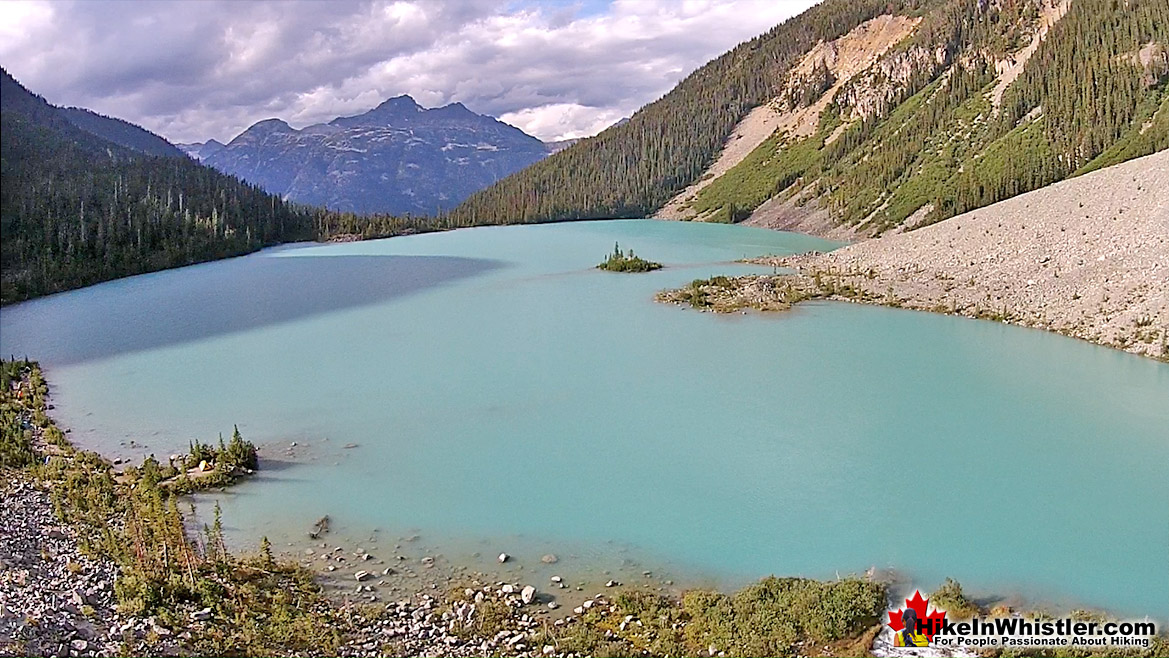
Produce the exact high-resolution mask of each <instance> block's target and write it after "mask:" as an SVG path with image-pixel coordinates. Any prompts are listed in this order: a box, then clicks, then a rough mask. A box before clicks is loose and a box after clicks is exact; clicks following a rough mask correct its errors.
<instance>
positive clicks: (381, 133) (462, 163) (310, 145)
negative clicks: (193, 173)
mask: <svg viewBox="0 0 1169 658" xmlns="http://www.w3.org/2000/svg"><path fill="white" fill-rule="evenodd" d="M563 146H564V145H563V144H561V143H557V144H544V143H543V142H541V141H540V140H538V139H536V138H535V137H532V136H531V135H528V134H526V133H524V132H523V131H522V130H520V129H518V128H515V127H514V126H510V125H508V124H506V123H503V122H501V121H498V120H497V119H494V118H492V117H489V116H484V115H481V114H476V113H474V112H472V111H470V110H468V109H467V108H466V107H464V106H463V105H462V104H461V103H453V104H450V105H446V106H444V107H439V108H433V109H425V108H423V107H421V106H419V105H418V103H416V102H414V99H413V98H411V97H409V96H398V97H396V98H391V99H389V100H387V101H385V102H384V103H382V104H381V105H378V106H377V107H376V108H374V109H372V110H370V111H368V112H366V113H364V114H359V115H357V116H350V117H340V118H337V119H334V120H332V121H330V122H328V123H320V124H315V125H311V126H308V127H306V128H303V129H301V130H297V129H295V128H293V127H291V126H289V125H288V124H287V123H285V122H284V121H281V120H280V119H266V120H264V121H261V122H259V123H257V124H255V125H253V126H252V127H250V128H248V129H247V130H245V131H244V132H243V133H241V134H240V135H239V136H238V137H236V138H235V139H233V140H231V141H230V142H228V143H227V144H226V145H224V144H221V143H219V142H217V141H215V140H210V141H208V142H204V143H195V144H184V145H182V148H183V150H184V151H185V152H186V153H187V154H188V155H190V156H192V157H194V158H196V159H198V160H200V161H202V162H203V163H204V164H207V165H210V166H212V167H214V168H216V169H218V170H219V171H222V172H224V173H226V174H232V175H234V176H239V177H240V178H242V179H243V180H245V181H248V182H250V183H254V184H256V185H259V186H260V187H262V188H264V189H265V190H267V191H269V192H272V193H274V194H279V195H280V196H281V197H283V198H285V199H287V200H291V201H297V202H300V203H305V204H311V205H317V206H324V207H326V208H329V209H331V210H341V211H352V212H357V213H370V212H379V213H390V214H404V213H411V214H416V215H433V214H436V213H437V212H438V211H442V210H449V209H450V208H453V207H454V206H456V205H458V204H459V203H460V202H462V201H463V200H464V199H465V198H467V197H468V196H470V195H471V194H472V193H474V192H476V191H478V190H480V189H482V188H484V187H486V186H488V185H490V184H492V183H494V182H496V181H497V180H499V179H501V178H504V177H506V176H508V175H510V174H513V173H515V172H516V171H519V170H520V169H523V168H524V167H526V166H528V165H530V164H532V163H533V162H536V161H538V160H541V159H543V158H544V157H546V156H548V155H549V154H550V153H554V152H556V151H557V150H559V149H560V148H563Z"/></svg>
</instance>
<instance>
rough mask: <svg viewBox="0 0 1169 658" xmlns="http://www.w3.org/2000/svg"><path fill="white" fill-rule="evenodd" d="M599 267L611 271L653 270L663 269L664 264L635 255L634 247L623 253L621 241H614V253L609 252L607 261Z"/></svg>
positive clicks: (598, 267)
mask: <svg viewBox="0 0 1169 658" xmlns="http://www.w3.org/2000/svg"><path fill="white" fill-rule="evenodd" d="M597 269H598V270H608V271H610V272H652V271H653V270H660V269H662V264H661V263H655V262H653V261H652V260H645V259H644V258H640V257H638V256H636V255H634V253H633V250H632V249H630V250H629V251H628V252H626V253H622V252H621V245H620V243H614V244H613V253H611V254H609V257H608V258H606V259H605V262H603V263H601V264H600V265H598V266H597Z"/></svg>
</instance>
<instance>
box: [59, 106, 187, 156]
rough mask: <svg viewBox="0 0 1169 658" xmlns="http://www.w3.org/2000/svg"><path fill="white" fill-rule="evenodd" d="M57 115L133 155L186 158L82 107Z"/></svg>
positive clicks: (163, 143)
mask: <svg viewBox="0 0 1169 658" xmlns="http://www.w3.org/2000/svg"><path fill="white" fill-rule="evenodd" d="M58 112H60V113H61V114H62V115H63V116H64V117H65V118H66V119H68V120H69V122H70V123H72V124H73V125H75V126H77V127H78V128H80V129H82V130H84V131H85V132H87V133H91V134H94V135H97V136H98V137H101V138H102V139H104V140H106V141H108V142H113V143H115V144H117V145H118V146H124V147H126V148H128V149H130V150H132V151H138V152H140V153H145V154H147V155H165V156H170V157H172V158H181V157H184V156H185V155H186V154H185V153H183V151H181V150H180V149H179V148H178V147H177V146H175V145H174V144H171V143H170V142H168V141H166V140H165V139H163V138H162V137H159V136H158V135H156V134H154V133H152V132H150V131H149V130H147V129H145V128H143V127H141V126H136V125H134V124H132V123H130V122H129V121H123V120H122V119H115V118H114V117H107V116H105V115H103V114H98V113H97V112H91V111H89V110H87V109H85V108H81V107H63V108H59V109H58Z"/></svg>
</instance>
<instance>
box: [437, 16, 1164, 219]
mask: <svg viewBox="0 0 1169 658" xmlns="http://www.w3.org/2000/svg"><path fill="white" fill-rule="evenodd" d="M874 19H877V20H876V21H874ZM890 26H893V27H894V28H897V29H904V35H900V34H897V35H896V36H898V39H897V41H896V43H894V44H892V45H890V44H889V43H887V42H886V41H882V40H881V39H872V43H869V44H868V45H867V46H866V41H865V39H867V38H869V37H870V36H871V35H872V34H882V35H886V36H887V35H888V34H889V32H888V29H889V28H890ZM877 28H880V29H877ZM858 43H859V45H858ZM866 47H868V48H869V50H867V51H866V50H865V48H866ZM1167 50H1169V3H1167V2H1165V1H1164V0H1124V1H1121V0H1071V2H1070V3H1069V2H1067V0H1063V1H1062V2H1060V1H1058V0H1017V1H1013V2H1012V1H1009V0H989V1H987V0H901V1H898V0H894V1H892V2H867V1H861V2H856V1H852V0H827V1H826V2H824V3H822V4H820V5H817V6H816V7H813V8H812V9H810V10H808V11H807V12H805V13H803V14H801V15H800V16H797V17H795V18H793V19H791V20H789V21H787V22H785V23H783V24H782V25H780V26H778V27H776V28H775V29H773V30H771V31H770V32H768V33H767V34H765V35H763V36H760V37H758V38H756V39H754V40H752V41H749V42H747V43H744V44H742V45H740V46H738V47H737V48H735V49H734V50H732V51H730V52H728V53H727V54H725V55H723V56H721V57H719V58H718V59H715V60H714V61H712V62H710V63H709V64H707V65H706V66H704V67H702V68H700V69H699V70H697V71H695V72H694V73H693V74H691V75H690V76H689V77H687V78H686V79H685V80H683V81H682V82H681V83H680V84H679V85H678V86H677V87H675V88H674V90H672V91H671V92H670V93H669V94H667V95H666V96H664V97H663V98H662V99H660V100H658V101H656V102H654V103H651V104H650V105H647V106H646V107H644V108H642V109H641V110H640V111H639V112H637V113H636V114H634V115H633V117H632V118H631V120H630V121H629V122H628V123H627V124H624V125H621V126H616V127H614V128H611V129H609V130H606V131H605V132H603V133H601V134H600V135H598V136H596V137H594V138H591V139H586V140H583V141H581V142H580V143H578V144H576V145H574V146H572V147H570V148H568V149H565V150H564V151H562V152H560V153H557V154H555V155H553V156H552V157H550V158H548V159H546V160H544V161H542V162H539V163H537V164H535V165H533V166H531V167H529V168H528V169H526V170H524V171H522V172H520V173H518V174H516V175H513V176H511V177H509V178H507V179H505V180H503V181H501V182H500V183H498V184H496V185H494V186H492V187H490V188H487V189H486V190H483V191H482V192H479V193H477V194H475V195H473V196H472V197H471V198H470V199H468V200H467V202H465V203H464V204H463V205H462V206H460V207H459V208H458V209H457V210H456V211H455V218H456V219H457V220H458V221H459V222H460V223H504V222H513V221H549V220H559V219H575V218H585V217H628V216H644V215H649V214H653V213H655V212H657V211H659V210H661V209H662V208H663V207H665V208H667V212H665V213H664V214H665V215H666V216H672V217H677V218H685V219H701V220H707V221H742V220H745V219H748V218H750V220H751V221H752V222H753V223H759V224H763V225H771V226H777V227H786V228H797V229H801V230H811V231H814V232H826V231H827V230H829V228H830V227H832V226H841V225H842V226H846V227H849V231H851V232H855V233H860V234H864V235H873V234H879V233H881V232H884V231H886V230H889V229H891V228H898V229H900V228H905V227H917V226H922V225H926V224H929V223H933V222H935V221H938V220H940V219H944V218H946V217H950V216H953V215H955V214H958V213H961V212H964V211H966V210H969V209H972V208H977V207H980V206H983V205H986V204H989V203H993V202H995V201H998V200H1001V199H1004V198H1007V197H1010V196H1013V195H1015V194H1019V193H1021V192H1025V191H1027V190H1031V189H1035V188H1037V187H1040V186H1043V185H1046V184H1048V183H1051V182H1054V181H1057V180H1060V179H1063V178H1066V177H1068V176H1071V175H1075V174H1077V173H1081V172H1084V171H1089V170H1091V169H1095V168H1098V167H1100V166H1104V165H1106V164H1110V163H1115V162H1120V161H1123V160H1127V159H1131V158H1133V157H1137V156H1139V155H1144V154H1147V153H1151V152H1154V151H1156V150H1160V149H1164V148H1166V147H1169V93H1167V90H1166V87H1167V79H1169V55H1167ZM749 115H750V117H749ZM761 115H769V117H770V118H768V116H764V117H763V119H764V120H760V116H761ZM744 119H747V121H744ZM752 121H753V122H755V123H754V124H752V123H751V122H752ZM756 124H757V125H761V126H764V127H765V130H773V132H770V131H768V132H764V133H763V136H760V135H756V137H757V138H756V139H755V140H754V141H755V142H758V145H755V144H754V142H748V145H749V146H751V148H744V145H743V143H741V140H742V139H743V138H744V132H745V131H744V127H749V125H756ZM736 129H738V130H736ZM732 135H733V136H732ZM764 136H765V137H764ZM728 138H729V139H728ZM759 138H761V140H762V141H760V140H759ZM732 150H737V151H739V153H737V154H733V157H730V158H727V157H720V156H723V155H725V154H726V153H727V152H728V151H732ZM720 161H721V165H718V163H720ZM716 165H717V166H716ZM704 178H705V179H706V180H702V179H704ZM688 187H689V189H687V188H688ZM699 188H701V189H699ZM684 191H685V192H684Z"/></svg>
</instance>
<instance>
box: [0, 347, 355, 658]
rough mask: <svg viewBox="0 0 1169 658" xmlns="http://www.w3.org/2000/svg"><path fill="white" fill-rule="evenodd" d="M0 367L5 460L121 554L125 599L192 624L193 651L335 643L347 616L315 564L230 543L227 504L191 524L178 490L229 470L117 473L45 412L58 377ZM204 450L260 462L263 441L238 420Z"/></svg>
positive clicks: (120, 591) (110, 553) (123, 604)
mask: <svg viewBox="0 0 1169 658" xmlns="http://www.w3.org/2000/svg"><path fill="white" fill-rule="evenodd" d="M0 372H2V373H3V383H4V386H3V390H2V391H0V423H2V427H3V435H2V437H0V455H3V459H4V461H3V465H4V467H5V468H9V467H21V468H25V469H26V470H27V471H28V472H30V473H31V474H32V475H33V476H34V477H36V478H38V479H39V480H41V481H43V482H45V483H47V484H49V485H50V489H51V491H52V500H53V505H54V508H55V509H56V512H57V515H58V516H59V517H60V518H61V519H62V520H63V521H65V522H67V523H69V524H71V525H72V526H73V527H74V528H76V529H77V530H78V532H79V533H80V536H81V547H82V550H85V551H88V552H91V553H94V554H98V555H102V556H105V557H108V558H110V559H113V560H114V561H115V562H116V563H117V564H118V566H119V568H120V572H121V575H120V577H119V578H118V580H117V583H116V584H115V593H116V595H117V600H118V607H119V610H121V611H122V612H124V613H127V614H133V615H140V616H148V615H152V616H154V617H156V618H157V619H158V620H159V621H160V622H161V623H162V624H164V625H166V626H169V627H171V628H187V627H190V630H191V639H190V640H189V647H188V648H189V650H190V652H191V653H192V654H194V655H272V654H298V655H330V654H332V653H334V652H335V651H336V649H337V648H338V647H339V646H340V639H341V633H342V632H343V630H344V624H343V623H341V622H339V620H338V619H337V618H336V617H335V615H334V614H333V611H332V609H331V608H330V607H329V606H328V605H326V604H325V601H324V599H323V597H322V595H321V594H320V590H319V588H318V586H317V585H316V583H315V582H314V581H313V577H312V574H311V573H309V572H307V571H305V570H303V569H301V568H299V567H298V566H296V565H295V564H287V563H283V562H279V561H277V560H276V559H275V558H274V557H273V556H272V554H271V552H270V550H261V552H260V554H259V555H254V556H244V557H239V556H234V555H232V554H231V553H229V552H228V551H227V548H226V546H225V544H224V540H223V529H222V524H221V521H220V519H219V514H218V510H216V514H215V520H214V523H212V524H210V525H207V526H204V529H203V531H202V533H200V535H199V536H191V534H189V533H188V532H187V530H186V526H185V522H186V520H187V519H186V518H185V517H184V515H183V513H182V512H181V511H180V500H179V498H180V496H179V495H178V494H179V492H180V491H192V490H195V489H197V488H203V487H205V486H215V485H217V484H218V483H219V482H221V481H220V480H214V479H210V480H207V481H200V480H193V481H192V484H191V485H190V486H187V487H179V488H172V487H168V486H165V485H164V484H163V482H164V478H165V476H166V475H167V474H168V472H170V471H177V467H176V466H174V465H169V466H167V467H163V466H160V465H159V464H158V462H156V461H155V460H153V459H148V460H146V462H144V463H143V464H142V466H140V467H136V468H127V469H126V470H125V472H124V473H122V474H117V473H115V472H114V470H113V467H112V466H111V465H110V463H109V462H107V461H106V460H104V459H102V458H101V457H100V456H99V455H97V454H96V453H93V452H87V451H82V450H78V449H76V448H74V447H73V446H72V444H70V443H69V441H68V440H67V439H66V437H65V435H64V433H62V432H61V431H60V430H59V429H58V428H57V426H56V425H55V424H54V423H53V422H52V420H50V419H49V417H48V416H47V415H46V413H45V411H46V402H45V399H46V396H47V394H48V387H47V385H46V384H45V381H44V378H43V377H42V375H41V371H40V369H39V367H38V366H37V364H36V363H34V362H29V361H5V362H3V363H2V368H0ZM199 451H200V454H201V460H200V461H207V459H208V458H210V460H211V461H212V462H215V463H216V464H218V465H217V466H216V467H215V470H216V471H219V472H223V473H227V472H231V471H234V470H235V469H237V468H241V467H242V468H247V467H248V464H250V465H251V466H253V467H254V466H255V465H256V464H255V447H254V446H252V445H251V444H250V443H248V442H246V441H244V440H243V439H242V437H240V436H239V433H238V430H237V431H236V432H235V435H234V436H233V437H232V441H231V442H230V443H228V444H227V445H223V446H221V447H220V448H219V449H218V450H215V449H210V448H208V447H207V446H200V447H199ZM191 459H192V457H191V456H187V458H186V459H185V460H184V464H185V463H189V462H190V461H191ZM219 469H223V470H222V471H220V470H219ZM228 469H231V470H230V471H229V470H228ZM213 483H214V484H213ZM264 546H267V541H266V540H265V541H264ZM204 610H207V612H208V614H207V615H206V617H207V618H206V620H205V621H200V622H199V623H198V624H192V623H191V615H192V613H196V612H197V611H204ZM200 616H201V615H200Z"/></svg>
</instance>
